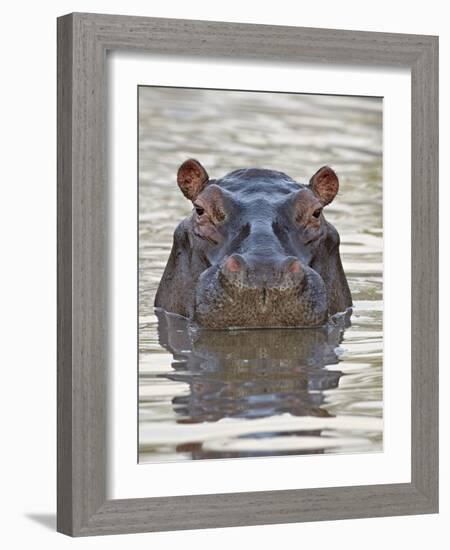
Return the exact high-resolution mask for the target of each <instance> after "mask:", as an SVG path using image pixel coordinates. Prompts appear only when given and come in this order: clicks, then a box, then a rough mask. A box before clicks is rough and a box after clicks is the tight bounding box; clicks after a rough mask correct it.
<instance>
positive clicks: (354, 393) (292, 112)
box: [139, 87, 383, 462]
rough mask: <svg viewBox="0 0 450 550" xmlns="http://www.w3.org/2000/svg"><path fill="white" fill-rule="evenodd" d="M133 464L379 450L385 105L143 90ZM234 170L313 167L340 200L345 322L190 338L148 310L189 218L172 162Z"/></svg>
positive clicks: (295, 173) (304, 176) (335, 210)
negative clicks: (333, 174) (347, 297)
mask: <svg viewBox="0 0 450 550" xmlns="http://www.w3.org/2000/svg"><path fill="white" fill-rule="evenodd" d="M139 130H140V131H139V461H140V462H161V461H169V460H171V461H173V460H192V459H202V458H228V457H245V456H267V455H269V456H272V455H282V454H305V453H307V454H310V453H337V452H338V453H345V452H375V451H380V450H382V416H383V369H382V351H383V341H382V331H383V326H382V312H383V304H382V293H383V288H382V261H383V260H382V249H383V230H382V101H381V99H376V98H358V97H338V96H311V95H299V94H273V93H246V92H228V91H213V90H188V89H168V88H151V87H141V88H140V92H139ZM188 157H194V158H197V159H199V160H200V161H201V162H202V164H203V165H204V166H205V168H206V169H207V171H208V173H209V174H210V176H211V177H212V178H216V177H221V176H222V175H224V174H226V173H227V172H229V171H231V170H234V169H237V168H245V167H259V168H271V169H276V170H280V171H283V172H286V173H287V174H289V175H290V176H292V177H293V178H295V179H297V180H298V181H300V182H307V181H308V180H309V178H310V176H311V175H312V174H313V173H314V172H315V171H316V170H317V169H318V168H319V167H320V166H322V165H323V164H330V165H331V166H332V167H333V168H334V169H335V170H336V171H337V172H338V174H339V178H340V184H341V186H340V191H339V195H338V196H337V198H336V199H335V201H334V202H333V203H332V204H331V205H330V206H329V207H327V209H326V217H327V219H328V220H329V221H331V222H332V223H333V224H334V225H335V227H336V228H337V229H338V231H339V233H340V236H341V256H342V259H343V264H344V269H345V272H346V274H347V278H348V281H349V284H350V288H351V291H352V296H353V300H354V311H353V314H352V316H351V320H350V321H351V325H350V326H347V327H346V325H348V323H346V321H345V319H339V320H338V321H337V322H336V323H334V324H333V325H332V326H330V327H328V329H327V330H295V329H291V330H263V331H260V330H257V331H223V332H221V331H219V332H215V333H214V334H212V333H211V332H209V333H205V332H204V333H202V332H193V331H192V330H190V329H189V327H188V326H187V324H186V323H185V322H184V321H183V320H182V319H180V318H179V317H176V316H166V315H163V314H160V315H159V319H158V317H157V315H156V312H155V311H154V308H153V300H154V295H155V292H156V288H157V286H158V283H159V280H160V278H161V275H162V271H163V269H164V266H165V263H166V260H167V257H168V255H169V252H170V248H171V243H172V235H173V230H174V228H175V226H176V225H177V223H178V222H179V221H180V220H181V219H182V218H183V217H185V216H186V215H188V214H189V213H190V210H191V207H190V203H189V202H188V201H187V200H186V199H184V198H183V196H182V195H181V193H180V191H179V190H178V187H177V185H176V171H177V168H178V166H179V165H180V164H181V163H182V162H183V161H184V160H185V159H186V158H188Z"/></svg>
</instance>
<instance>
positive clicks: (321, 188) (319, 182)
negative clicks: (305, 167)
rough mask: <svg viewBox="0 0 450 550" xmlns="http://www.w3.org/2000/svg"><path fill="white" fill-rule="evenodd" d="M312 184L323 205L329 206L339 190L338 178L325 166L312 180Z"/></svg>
mask: <svg viewBox="0 0 450 550" xmlns="http://www.w3.org/2000/svg"><path fill="white" fill-rule="evenodd" d="M310 184H311V187H312V189H313V191H314V193H315V194H316V195H317V196H318V197H319V199H320V201H321V203H322V204H323V205H327V204H329V203H330V202H331V201H332V200H333V199H334V197H335V196H336V194H337V192H338V190H339V180H338V177H337V175H336V173H335V172H334V171H333V170H332V169H331V168H329V167H328V166H324V167H323V168H321V169H320V170H319V171H318V172H316V173H315V174H314V176H313V177H312V178H311V182H310Z"/></svg>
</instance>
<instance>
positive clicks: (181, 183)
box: [177, 159, 209, 201]
mask: <svg viewBox="0 0 450 550" xmlns="http://www.w3.org/2000/svg"><path fill="white" fill-rule="evenodd" d="M208 180H209V176H208V173H207V172H206V170H205V169H204V168H203V166H202V165H201V164H200V163H199V162H198V160H195V159H188V160H185V161H184V162H183V164H182V165H181V166H180V167H179V168H178V173H177V182H178V187H179V188H180V189H181V191H182V193H183V195H184V196H185V197H186V198H187V199H189V200H191V201H194V200H195V199H196V198H197V196H198V195H199V194H200V193H201V192H202V191H203V189H204V188H205V187H206V184H207V183H208Z"/></svg>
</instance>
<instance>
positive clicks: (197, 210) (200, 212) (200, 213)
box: [194, 204, 205, 216]
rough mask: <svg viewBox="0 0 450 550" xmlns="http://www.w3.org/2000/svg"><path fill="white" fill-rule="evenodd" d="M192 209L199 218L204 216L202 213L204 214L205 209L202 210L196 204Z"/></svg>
mask: <svg viewBox="0 0 450 550" xmlns="http://www.w3.org/2000/svg"><path fill="white" fill-rule="evenodd" d="M194 208H195V211H196V212H197V214H198V215H199V216H201V215H202V214H204V212H205V209H204V208H202V207H201V206H198V205H196V204H194Z"/></svg>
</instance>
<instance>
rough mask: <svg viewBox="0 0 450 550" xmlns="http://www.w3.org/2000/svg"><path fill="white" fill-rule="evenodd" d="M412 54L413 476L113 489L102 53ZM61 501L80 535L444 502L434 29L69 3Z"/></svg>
mask: <svg viewBox="0 0 450 550" xmlns="http://www.w3.org/2000/svg"><path fill="white" fill-rule="evenodd" d="M124 49H125V50H134V51H137V52H146V53H148V54H170V55H174V56H183V55H184V54H185V53H186V52H189V55H190V56H203V57H205V56H216V57H227V58H231V59H238V58H245V59H255V60H258V59H261V60H272V61H278V60H279V61H283V62H286V61H288V62H292V63H295V62H299V61H301V62H305V61H307V62H315V63H332V64H360V65H361V64H362V65H366V66H381V65H384V66H392V67H407V68H409V69H410V70H411V82H412V89H411V93H412V98H411V101H412V119H411V121H412V127H411V139H412V155H411V156H412V182H411V184H412V229H411V230H412V235H411V239H412V242H411V243H410V244H411V247H412V249H411V254H412V262H411V266H412V296H411V300H412V302H411V304H412V305H411V307H412V315H411V323H412V326H411V330H412V333H411V341H412V349H411V356H412V364H411V368H412V394H411V428H412V433H411V441H412V448H411V482H410V483H401V484H386V485H364V486H349V487H334V488H323V489H322V488H321V489H295V490H279V491H278V490H277V491H261V492H240V493H229V494H208V495H192V496H176V497H158V498H144V499H128V500H108V499H107V497H106V494H107V493H106V483H107V472H106V468H105V464H106V458H107V457H106V421H107V416H106V411H107V407H106V398H107V396H106V391H105V387H106V382H107V380H106V377H107V364H108V352H107V349H108V348H107V342H108V301H107V284H105V281H107V279H108V273H107V254H108V180H107V174H106V165H107V163H106V145H105V141H106V140H105V133H106V116H107V113H106V93H107V83H106V53H107V51H109V50H124ZM57 488H58V510H57V529H58V531H60V532H62V533H66V534H69V535H72V536H82V535H99V534H112V533H132V532H140V531H163V530H177V529H194V528H211V527H228V526H237V525H257V524H275V523H288V522H302V521H318V520H332V519H344V518H362V517H374V516H393V515H404V514H426V513H436V512H437V511H438V38H437V37H435V36H418V35H406V34H388V33H373V32H355V31H345V30H329V29H312V28H297V27H280V26H268V25H249V24H238V23H219V22H210V21H188V20H177V19H154V18H144V17H129V16H117V15H97V14H83V13H74V14H70V15H66V16H63V17H61V18H59V19H58V483H57Z"/></svg>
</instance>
